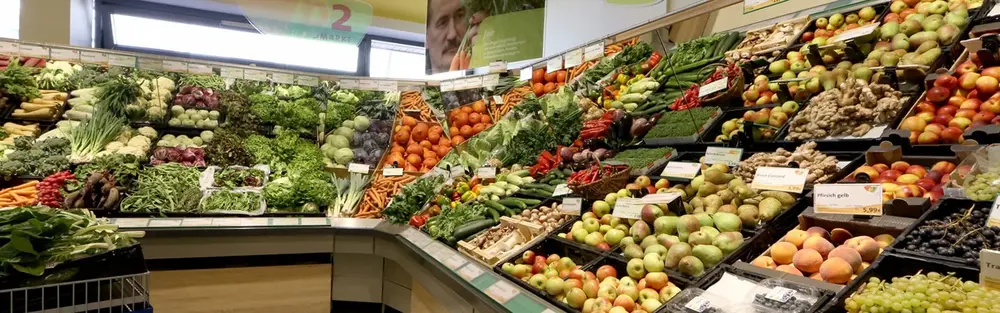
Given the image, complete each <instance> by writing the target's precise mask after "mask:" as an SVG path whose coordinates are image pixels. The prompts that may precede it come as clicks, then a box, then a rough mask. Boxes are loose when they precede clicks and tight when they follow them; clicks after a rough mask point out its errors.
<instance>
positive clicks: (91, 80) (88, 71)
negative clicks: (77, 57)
mask: <svg viewBox="0 0 1000 313" xmlns="http://www.w3.org/2000/svg"><path fill="white" fill-rule="evenodd" d="M124 73H125V72H123V71H122V68H121V67H117V66H111V67H101V66H99V65H88V64H84V65H83V69H82V70H79V71H76V72H73V75H71V76H70V77H69V78H67V80H68V82H67V84H68V85H69V88H71V89H82V88H90V87H97V86H100V85H102V84H104V83H106V82H108V81H109V80H111V79H112V78H116V77H119V76H121V75H122V74H124Z"/></svg>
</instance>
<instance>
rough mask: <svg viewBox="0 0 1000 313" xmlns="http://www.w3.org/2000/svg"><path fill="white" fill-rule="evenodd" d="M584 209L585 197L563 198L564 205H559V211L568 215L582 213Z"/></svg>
mask: <svg viewBox="0 0 1000 313" xmlns="http://www.w3.org/2000/svg"><path fill="white" fill-rule="evenodd" d="M582 209H583V199H581V198H563V202H562V205H560V206H559V213H562V214H566V215H580V211H581V210H582Z"/></svg>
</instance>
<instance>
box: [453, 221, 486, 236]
mask: <svg viewBox="0 0 1000 313" xmlns="http://www.w3.org/2000/svg"><path fill="white" fill-rule="evenodd" d="M493 225H496V222H494V221H493V220H491V219H481V220H475V221H469V222H465V224H462V225H461V226H458V227H455V231H454V232H452V233H451V236H452V237H454V238H455V239H456V241H458V240H465V238H469V236H472V235H475V234H476V233H478V232H480V231H482V230H484V229H487V228H490V227H493Z"/></svg>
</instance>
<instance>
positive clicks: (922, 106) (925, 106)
mask: <svg viewBox="0 0 1000 313" xmlns="http://www.w3.org/2000/svg"><path fill="white" fill-rule="evenodd" d="M936 110H937V107H936V106H934V104H933V103H930V102H927V101H920V103H917V112H931V113H933V112H934V111H936Z"/></svg>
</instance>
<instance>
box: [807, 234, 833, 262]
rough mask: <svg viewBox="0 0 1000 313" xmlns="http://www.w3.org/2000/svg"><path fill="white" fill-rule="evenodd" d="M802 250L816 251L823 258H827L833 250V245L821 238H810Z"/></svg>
mask: <svg viewBox="0 0 1000 313" xmlns="http://www.w3.org/2000/svg"><path fill="white" fill-rule="evenodd" d="M802 248H803V249H813V250H816V252H819V254H820V255H822V256H823V258H826V256H827V255H829V254H830V251H832V250H833V244H832V243H830V241H827V240H826V239H823V238H820V237H809V239H806V242H804V243H802Z"/></svg>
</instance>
